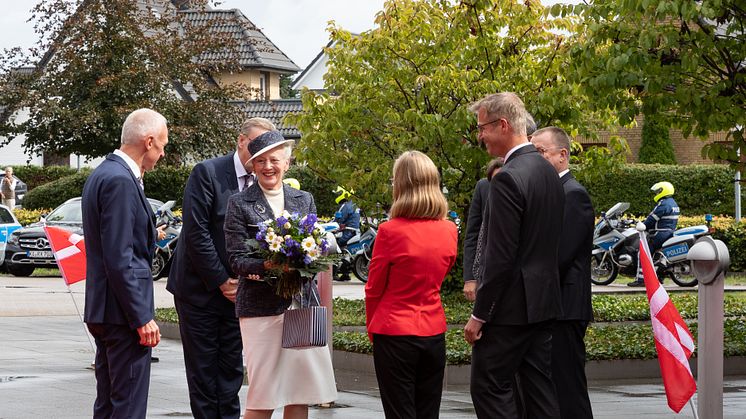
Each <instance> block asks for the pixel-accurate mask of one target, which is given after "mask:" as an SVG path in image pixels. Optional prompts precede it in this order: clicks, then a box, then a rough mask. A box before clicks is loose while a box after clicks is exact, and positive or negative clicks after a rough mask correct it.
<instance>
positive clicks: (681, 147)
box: [574, 115, 726, 164]
mask: <svg viewBox="0 0 746 419" xmlns="http://www.w3.org/2000/svg"><path fill="white" fill-rule="evenodd" d="M635 122H636V126H634V127H631V128H620V129H617V130H609V131H599V133H598V137H599V138H598V141H591V140H588V139H586V138H583V137H577V138H575V139H574V140H575V141H577V142H579V143H581V144H582V145H583V147H584V148H587V147H588V146H592V145H601V146H603V145H606V143H607V142H608V140H609V137H611V136H612V135H618V136H620V137H622V138H624V139H625V140H627V143H628V144H629V148H630V151H631V154H630V155H628V156H627V162H629V163H637V161H638V154H639V152H640V145H641V143H642V124H643V117H642V115H640V116H638V117H637V118H635ZM668 132H669V135H670V136H671V143H672V144H673V149H674V154H675V155H676V163H678V164H703V163H704V164H709V163H712V161H711V160H709V159H707V158H703V157H702V154H701V153H702V147H703V146H704V145H705V144H708V143H712V142H717V141H725V136H726V133H725V132H717V133H714V134H711V135H710V136H709V137H708V138H707V139H705V140H701V139H699V138H698V137H693V136H692V137H688V138H687V137H684V134H683V133H682V132H681V130H678V129H670V130H669V131H668Z"/></svg>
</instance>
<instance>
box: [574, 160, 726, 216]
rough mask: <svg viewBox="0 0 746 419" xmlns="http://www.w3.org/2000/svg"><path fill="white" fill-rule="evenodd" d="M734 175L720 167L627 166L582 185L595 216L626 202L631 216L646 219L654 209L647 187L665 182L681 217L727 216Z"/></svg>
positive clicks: (651, 196) (713, 165) (722, 166)
mask: <svg viewBox="0 0 746 419" xmlns="http://www.w3.org/2000/svg"><path fill="white" fill-rule="evenodd" d="M733 178H734V172H733V171H732V170H731V169H730V168H728V167H727V166H724V165H715V164H712V165H687V166H678V165H662V164H627V165H624V166H623V167H622V168H621V169H620V171H619V172H618V173H614V174H609V175H608V176H603V177H600V178H599V180H598V182H596V183H594V184H592V185H584V186H585V187H586V189H588V193H589V194H590V195H591V200H592V201H593V207H594V208H595V210H596V214H600V213H601V212H602V211H606V210H607V209H609V208H611V206H612V205H614V204H616V203H617V202H629V203H630V208H629V212H630V213H631V214H640V215H647V214H648V213H650V211H651V210H652V209H653V207H654V206H655V202H654V201H653V196H654V195H653V193H652V192H651V191H650V187H651V186H653V185H654V184H655V183H657V182H660V181H664V180H666V181H669V182H671V183H672V184H673V185H674V187H675V188H676V194H675V195H674V198H675V199H676V202H677V203H678V204H679V207H680V208H681V212H682V213H684V214H708V213H709V214H716V215H717V214H727V215H731V216H732V215H733V214H734V211H735V204H734V196H733V193H734V192H733V184H734V183H733Z"/></svg>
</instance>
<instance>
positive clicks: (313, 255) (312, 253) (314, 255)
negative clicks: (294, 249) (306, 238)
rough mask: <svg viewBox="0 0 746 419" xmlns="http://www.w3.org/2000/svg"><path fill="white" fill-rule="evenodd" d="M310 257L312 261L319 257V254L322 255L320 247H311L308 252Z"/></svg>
mask: <svg viewBox="0 0 746 419" xmlns="http://www.w3.org/2000/svg"><path fill="white" fill-rule="evenodd" d="M306 254H307V255H308V257H309V258H311V261H314V260H316V259H318V257H319V256H321V253H320V252H319V248H318V247H314V248H313V249H310V250H309V251H308V252H307V253H306Z"/></svg>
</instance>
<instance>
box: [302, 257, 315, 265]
mask: <svg viewBox="0 0 746 419" xmlns="http://www.w3.org/2000/svg"><path fill="white" fill-rule="evenodd" d="M312 262H313V260H312V259H311V256H308V255H305V256H303V264H304V265H306V266H308V265H310V264H311V263H312Z"/></svg>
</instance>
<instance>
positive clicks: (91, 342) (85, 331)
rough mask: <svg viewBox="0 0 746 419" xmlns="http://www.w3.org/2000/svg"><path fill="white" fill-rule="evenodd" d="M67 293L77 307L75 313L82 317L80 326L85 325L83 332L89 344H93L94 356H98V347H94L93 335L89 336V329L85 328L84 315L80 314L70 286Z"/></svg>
mask: <svg viewBox="0 0 746 419" xmlns="http://www.w3.org/2000/svg"><path fill="white" fill-rule="evenodd" d="M67 292H69V293H70V298H72V299H73V304H74V305H75V311H77V312H78V317H80V324H82V325H83V332H84V333H85V337H87V338H88V343H90V344H91V350H92V351H93V353H94V356H95V354H96V347H95V346H94V345H93V341H92V340H91V335H89V334H88V329H86V327H85V321H84V320H83V315H82V314H80V309H79V308H78V303H77V301H75V297H74V296H73V290H72V289H71V288H70V286H69V285H68V286H67Z"/></svg>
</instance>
